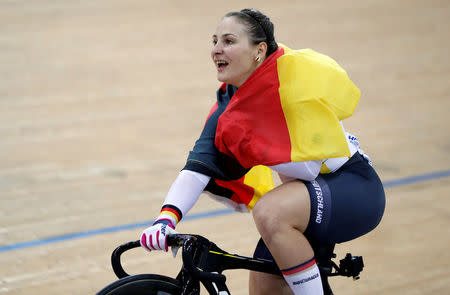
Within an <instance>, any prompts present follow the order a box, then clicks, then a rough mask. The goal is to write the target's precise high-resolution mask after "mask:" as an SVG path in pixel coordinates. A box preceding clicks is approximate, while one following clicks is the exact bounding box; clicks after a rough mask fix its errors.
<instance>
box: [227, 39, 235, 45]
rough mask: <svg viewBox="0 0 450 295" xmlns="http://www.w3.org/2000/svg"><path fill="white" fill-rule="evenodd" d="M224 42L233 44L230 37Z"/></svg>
mask: <svg viewBox="0 0 450 295" xmlns="http://www.w3.org/2000/svg"><path fill="white" fill-rule="evenodd" d="M225 42H226V43H227V44H233V43H234V42H233V40H231V39H227V40H226V41H225Z"/></svg>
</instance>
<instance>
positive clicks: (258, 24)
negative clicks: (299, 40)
mask: <svg viewBox="0 0 450 295" xmlns="http://www.w3.org/2000/svg"><path fill="white" fill-rule="evenodd" d="M231 16H233V17H236V18H237V19H238V20H239V21H241V22H242V23H243V24H244V25H245V26H246V27H247V32H248V34H249V36H250V39H251V40H252V41H253V43H254V44H259V43H261V42H266V43H267V53H266V57H267V56H269V55H271V54H272V53H274V52H275V51H276V50H277V48H278V44H277V42H276V41H275V36H274V34H273V32H274V29H273V23H272V22H271V21H270V18H269V17H268V16H266V15H264V14H263V13H262V12H260V11H259V10H256V9H253V8H251V9H249V8H246V9H242V10H241V11H233V12H229V13H227V14H226V15H225V17H231Z"/></svg>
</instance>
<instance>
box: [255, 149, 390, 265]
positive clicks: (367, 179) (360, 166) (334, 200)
mask: <svg viewBox="0 0 450 295" xmlns="http://www.w3.org/2000/svg"><path fill="white" fill-rule="evenodd" d="M303 182H304V183H305V185H306V187H307V188H308V191H309V195H310V200H311V213H310V218H309V223H308V227H307V228H306V230H305V232H304V235H305V237H306V238H307V239H308V240H309V241H310V242H311V243H312V244H315V245H317V244H335V243H342V242H346V241H350V240H352V239H355V238H357V237H360V236H362V235H364V234H366V233H368V232H370V231H371V230H373V229H374V228H375V227H376V226H377V225H378V224H379V223H380V221H381V218H382V216H383V213H384V208H385V194H384V189H383V184H382V183H381V181H380V179H379V177H378V175H377V173H376V172H375V170H374V169H373V167H372V166H371V165H369V163H368V162H367V161H366V160H365V159H364V158H363V157H362V156H361V155H360V154H359V153H358V152H357V153H355V154H354V155H353V156H352V157H351V158H350V159H349V160H348V161H347V162H346V163H345V164H344V165H343V166H342V167H341V168H339V169H338V170H337V171H336V172H334V173H329V174H320V175H319V176H318V177H317V178H316V179H315V180H313V181H311V182H310V181H303ZM255 257H258V258H264V259H270V260H272V259H273V258H272V255H270V252H269V250H268V249H267V247H266V245H265V244H264V242H263V241H262V239H261V240H260V241H259V242H258V245H257V247H256V250H255Z"/></svg>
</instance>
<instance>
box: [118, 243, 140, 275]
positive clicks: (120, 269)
mask: <svg viewBox="0 0 450 295" xmlns="http://www.w3.org/2000/svg"><path fill="white" fill-rule="evenodd" d="M140 246H141V242H140V241H139V240H137V241H133V242H128V243H126V244H123V245H120V246H119V247H117V248H116V249H115V250H114V251H113V253H112V254H111V265H112V268H113V270H114V273H115V274H116V276H117V277H118V278H119V279H121V278H124V277H128V276H129V274H127V273H126V272H125V270H124V269H123V267H122V264H121V263H120V256H121V255H122V254H123V252H125V251H128V250H130V249H133V248H137V247H140Z"/></svg>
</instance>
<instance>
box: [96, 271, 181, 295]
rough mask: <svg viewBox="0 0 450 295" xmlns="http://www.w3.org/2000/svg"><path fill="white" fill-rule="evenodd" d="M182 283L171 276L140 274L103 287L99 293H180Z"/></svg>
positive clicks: (127, 294)
mask: <svg viewBox="0 0 450 295" xmlns="http://www.w3.org/2000/svg"><path fill="white" fill-rule="evenodd" d="M180 293H181V286H180V283H179V282H178V281H177V280H175V279H172V278H170V277H166V276H161V275H153V274H140V275H133V276H128V277H124V278H121V279H120V280H117V281H115V282H114V283H111V284H109V285H108V286H106V287H105V288H103V289H102V290H101V291H100V292H98V293H97V295H178V294H180Z"/></svg>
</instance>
